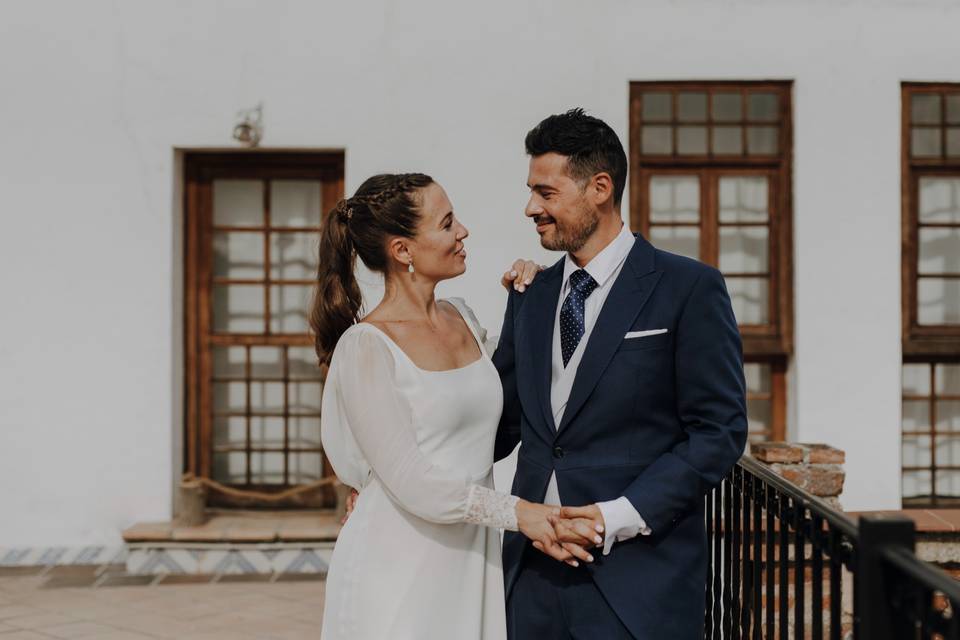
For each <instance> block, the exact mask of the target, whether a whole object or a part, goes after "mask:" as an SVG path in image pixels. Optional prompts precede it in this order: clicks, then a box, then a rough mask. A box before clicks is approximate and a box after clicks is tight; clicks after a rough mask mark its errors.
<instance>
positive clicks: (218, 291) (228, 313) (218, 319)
mask: <svg viewBox="0 0 960 640" xmlns="http://www.w3.org/2000/svg"><path fill="white" fill-rule="evenodd" d="M213 330H214V331H215V332H218V333H224V332H225V333H263V287H261V286H258V285H245V284H231V285H214V287H213Z"/></svg>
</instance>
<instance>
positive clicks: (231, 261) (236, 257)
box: [213, 232, 263, 280]
mask: <svg viewBox="0 0 960 640" xmlns="http://www.w3.org/2000/svg"><path fill="white" fill-rule="evenodd" d="M213 275H214V276H216V277H221V278H253V279H257V280H263V234H262V233H259V232H253V233H251V232H239V233H224V232H214V234H213Z"/></svg>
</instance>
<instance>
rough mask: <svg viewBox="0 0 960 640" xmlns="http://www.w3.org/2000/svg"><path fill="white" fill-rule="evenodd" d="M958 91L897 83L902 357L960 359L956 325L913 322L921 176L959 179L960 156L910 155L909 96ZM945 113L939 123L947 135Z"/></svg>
mask: <svg viewBox="0 0 960 640" xmlns="http://www.w3.org/2000/svg"><path fill="white" fill-rule="evenodd" d="M945 91H960V83H931V82H904V83H902V85H901V126H900V129H901V138H900V157H901V160H900V162H901V167H900V170H901V181H900V185H901V220H902V223H901V235H902V250H901V254H900V256H901V269H900V271H901V318H902V339H903V355H904V358H909V357H931V358H960V324H956V325H920V324H918V322H917V289H918V286H917V281H918V279H919V277H920V276H919V273H918V272H919V247H920V245H919V230H920V220H919V216H920V213H919V210H918V207H919V195H918V188H919V184H920V179H921V178H923V177H928V176H950V177H957V178H960V157H950V156H947V155H946V141H945V140H944V141H942V142H941V151H942V157H940V158H912V157H911V155H910V149H911V126H912V123H911V118H910V115H911V106H910V99H911V98H912V97H913V96H914V95H918V94H941V93H943V92H945ZM945 117H946V116H945V114H941V126H942V127H943V130H944V135H946V133H945V132H946V128H947V127H946V124H945V122H944V119H945Z"/></svg>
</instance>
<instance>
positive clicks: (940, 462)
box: [937, 434, 960, 484]
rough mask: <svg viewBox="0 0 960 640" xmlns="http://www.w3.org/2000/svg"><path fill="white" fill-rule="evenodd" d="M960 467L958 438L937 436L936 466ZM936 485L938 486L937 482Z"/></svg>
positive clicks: (954, 436)
mask: <svg viewBox="0 0 960 640" xmlns="http://www.w3.org/2000/svg"><path fill="white" fill-rule="evenodd" d="M956 465H960V436H958V435H945V436H941V435H939V434H938V435H937V466H948V467H952V466H956ZM937 484H940V483H939V482H938V483H937Z"/></svg>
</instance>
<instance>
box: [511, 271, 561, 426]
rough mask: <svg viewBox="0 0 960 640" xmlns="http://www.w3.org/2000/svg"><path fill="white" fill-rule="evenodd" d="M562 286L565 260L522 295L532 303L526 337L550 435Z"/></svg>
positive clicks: (541, 405)
mask: <svg viewBox="0 0 960 640" xmlns="http://www.w3.org/2000/svg"><path fill="white" fill-rule="evenodd" d="M562 283H563V260H562V259H561V260H560V261H559V262H557V263H556V264H555V265H554V266H553V267H551V268H550V269H548V270H547V271H544V272H543V273H541V274H540V275H539V276H538V277H537V279H535V280H534V282H533V284H532V285H531V286H530V287H529V288H528V289H527V291H526V293H523V294H521V295H524V296H527V297H528V298H529V299H528V300H527V301H526V302H525V304H524V307H525V308H526V309H528V310H529V315H528V321H527V323H526V324H527V326H526V331H525V333H526V335H528V336H529V339H530V342H531V347H532V348H531V352H532V360H533V381H532V382H533V386H534V388H535V389H536V395H537V402H538V403H539V404H540V410H541V412H542V413H543V419H544V422H545V424H546V426H547V429H548V431H549V432H550V434H551V435H550V437H551V438H552V437H553V436H552V434H553V433H554V432H555V431H556V425H555V424H554V422H553V410H552V409H551V407H550V368H551V364H552V360H553V325H554V320H555V319H556V314H557V299H558V298H559V296H560V286H561V284H562Z"/></svg>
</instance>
